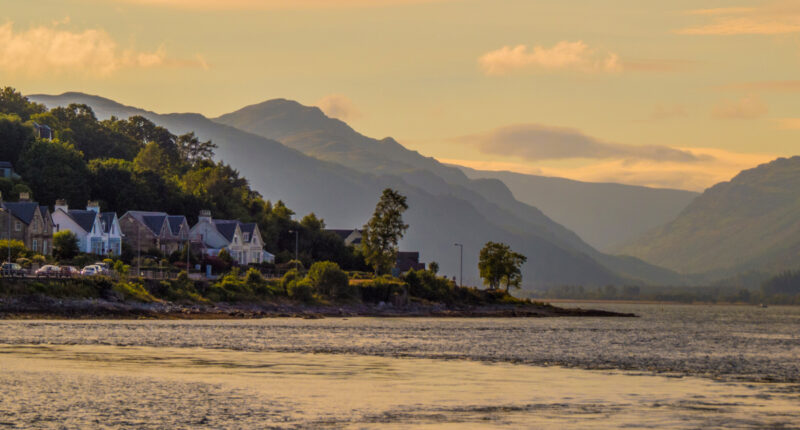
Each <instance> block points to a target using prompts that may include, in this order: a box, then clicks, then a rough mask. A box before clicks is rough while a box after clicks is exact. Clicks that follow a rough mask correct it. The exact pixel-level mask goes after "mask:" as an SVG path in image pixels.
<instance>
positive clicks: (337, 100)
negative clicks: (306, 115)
mask: <svg viewBox="0 0 800 430" xmlns="http://www.w3.org/2000/svg"><path fill="white" fill-rule="evenodd" d="M316 106H317V107H319V108H320V109H321V110H322V112H324V113H325V115H328V116H329V117H331V118H336V119H340V120H342V121H351V120H354V119H358V118H361V111H360V110H358V108H357V107H356V105H355V103H353V101H352V100H350V99H349V98H347V97H346V96H343V95H341V94H331V95H328V96H325V97H323V98H321V99H320V100H319V101H318V102H317V103H316Z"/></svg>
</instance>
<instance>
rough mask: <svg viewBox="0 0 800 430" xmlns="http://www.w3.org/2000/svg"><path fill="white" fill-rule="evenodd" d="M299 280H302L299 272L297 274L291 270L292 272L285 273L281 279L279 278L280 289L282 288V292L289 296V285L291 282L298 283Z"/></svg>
mask: <svg viewBox="0 0 800 430" xmlns="http://www.w3.org/2000/svg"><path fill="white" fill-rule="evenodd" d="M301 278H302V276H301V275H300V272H298V271H297V270H294V269H292V270H290V271H288V272H286V273H285V274H284V275H283V278H281V288H283V291H284V292H285V293H286V294H287V295H289V284H291V283H292V282H295V281H298V280H300V279H301Z"/></svg>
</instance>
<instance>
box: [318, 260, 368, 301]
mask: <svg viewBox="0 0 800 430" xmlns="http://www.w3.org/2000/svg"><path fill="white" fill-rule="evenodd" d="M308 279H309V280H310V281H311V285H313V286H314V288H315V289H316V290H317V292H319V293H320V294H322V295H325V296H328V297H332V298H336V299H352V298H355V297H358V288H355V287H352V288H351V287H350V280H349V279H348V278H347V274H346V273H344V272H343V271H342V269H340V268H339V265H338V264H336V263H333V262H330V261H320V262H317V263H314V264H313V265H312V266H311V268H310V269H309V270H308Z"/></svg>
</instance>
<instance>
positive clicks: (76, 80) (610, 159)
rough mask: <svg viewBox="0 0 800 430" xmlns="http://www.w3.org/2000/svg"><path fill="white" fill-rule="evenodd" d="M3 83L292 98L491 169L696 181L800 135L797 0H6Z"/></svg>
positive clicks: (169, 108) (161, 97)
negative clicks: (664, 0)
mask: <svg viewBox="0 0 800 430" xmlns="http://www.w3.org/2000/svg"><path fill="white" fill-rule="evenodd" d="M0 9H2V10H3V18H2V19H3V21H0V85H11V86H14V87H16V88H18V89H20V90H21V91H23V92H24V93H62V92H65V91H83V92H87V93H91V94H98V95H102V96H105V97H109V98H112V99H114V100H117V101H119V102H122V103H125V104H128V105H133V106H137V107H142V108H146V109H149V110H154V111H157V112H200V113H203V114H205V115H208V116H217V115H220V114H223V113H226V112H229V111H232V110H235V109H238V108H240V107H242V106H244V105H248V104H252V103H258V102H261V101H264V100H267V99H271V98H277V97H284V98H289V99H294V100H298V101H299V102H301V103H304V104H313V105H317V106H320V107H321V108H322V109H323V110H325V112H327V113H328V114H329V115H331V116H336V117H338V118H341V119H343V120H345V121H347V122H348V123H350V124H351V125H352V126H353V127H354V128H356V129H357V130H359V131H361V132H363V133H364V134H367V135H369V136H373V137H378V138H381V137H385V136H393V137H395V138H396V139H397V140H398V141H400V142H401V143H403V144H404V145H406V146H407V147H409V148H411V149H414V150H418V151H419V152H421V153H422V154H424V155H428V156H433V157H436V158H438V159H440V160H442V161H445V162H453V163H461V164H464V165H468V166H472V167H477V168H485V169H506V170H514V171H519V172H526V173H536V174H545V175H554V176H564V177H569V178H574V179H580V180H589V181H603V182H623V183H630V184H642V185H649V186H656V187H677V188H684V189H692V190H702V189H704V188H705V187H708V186H710V185H712V184H714V183H716V182H718V181H722V180H727V179H730V178H731V177H732V176H733V175H735V174H736V173H737V172H738V171H739V170H741V169H744V168H749V167H753V166H755V165H757V164H759V163H763V162H766V161H769V160H770V159H772V158H775V157H777V156H790V155H794V154H797V153H798V149H797V148H798V139H799V138H800V100H799V98H798V96H800V1H796V0H793V1H782V0H777V1H753V0H739V1H733V0H673V1H669V2H663V1H649V0H648V1H645V0H603V1H600V0H594V1H589V0H583V1H579V0H568V1H540V0H344V1H333V0H293V1H280V0H227V1H216V0H49V1H44V0H41V1H40V0H26V1H19V0H0Z"/></svg>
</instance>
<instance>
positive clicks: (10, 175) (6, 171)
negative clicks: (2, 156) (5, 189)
mask: <svg viewBox="0 0 800 430" xmlns="http://www.w3.org/2000/svg"><path fill="white" fill-rule="evenodd" d="M0 178H6V179H20V176H19V175H18V174H16V172H14V166H13V165H11V163H10V162H8V161H0Z"/></svg>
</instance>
